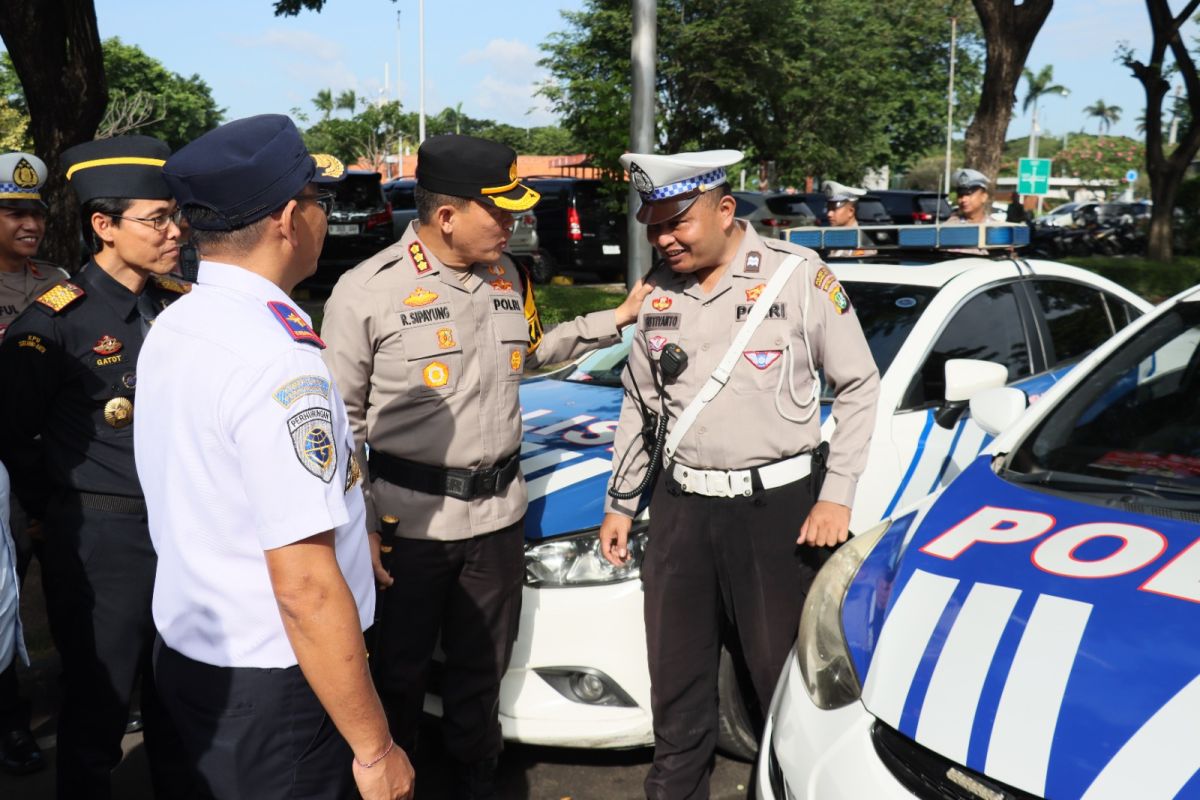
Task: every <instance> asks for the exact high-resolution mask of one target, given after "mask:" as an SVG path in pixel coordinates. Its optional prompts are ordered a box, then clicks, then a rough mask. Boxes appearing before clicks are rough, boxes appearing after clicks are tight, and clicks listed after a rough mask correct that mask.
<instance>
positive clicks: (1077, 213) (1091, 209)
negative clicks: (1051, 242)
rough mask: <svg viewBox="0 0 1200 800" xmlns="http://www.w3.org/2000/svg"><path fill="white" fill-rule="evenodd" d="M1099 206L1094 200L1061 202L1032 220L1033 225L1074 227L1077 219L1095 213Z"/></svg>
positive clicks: (1077, 223) (1077, 221)
mask: <svg viewBox="0 0 1200 800" xmlns="http://www.w3.org/2000/svg"><path fill="white" fill-rule="evenodd" d="M1099 207H1100V204H1099V203H1096V202H1091V201H1088V202H1083V203H1063V204H1062V205H1061V206H1059V207H1058V208H1055V209H1052V210H1050V211H1049V212H1048V213H1046V214H1043V215H1042V216H1040V217H1038V218H1037V219H1036V220H1034V225H1038V226H1049V227H1054V228H1074V227H1076V226H1077V225H1079V220H1080V219H1082V218H1083V217H1084V216H1085V215H1087V214H1089V213H1095V211H1096V209H1098V208H1099Z"/></svg>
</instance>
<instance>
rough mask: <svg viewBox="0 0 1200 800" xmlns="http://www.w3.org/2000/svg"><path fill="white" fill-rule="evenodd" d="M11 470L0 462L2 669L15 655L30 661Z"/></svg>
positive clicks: (0, 644) (6, 667)
mask: <svg viewBox="0 0 1200 800" xmlns="http://www.w3.org/2000/svg"><path fill="white" fill-rule="evenodd" d="M8 492H9V484H8V471H7V470H6V469H4V465H3V464H0V672H3V671H4V670H6V669H8V666H9V664H11V663H12V661H13V659H14V658H20V659H21V661H22V662H23V663H25V664H28V663H29V655H28V654H27V653H26V652H25V639H24V637H23V636H22V635H21V615H20V613H19V612H20V610H21V592H20V582H19V581H18V579H17V551H16V548H15V546H14V545H13V537H12V531H10V530H9V529H8V518H9V514H10V513H11V511H12V507H11V506H10V505H9V503H10V501H11V498H10V496H9V493H8Z"/></svg>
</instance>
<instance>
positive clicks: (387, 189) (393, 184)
mask: <svg viewBox="0 0 1200 800" xmlns="http://www.w3.org/2000/svg"><path fill="white" fill-rule="evenodd" d="M416 187H417V181H416V179H415V178H396V179H395V180H390V181H388V182H387V183H385V184H384V185H383V194H384V196H385V197H386V198H387V201H388V202H389V203H391V204H392V228H393V229H394V230H395V232H396V238H397V239H399V238H400V237H401V236H403V235H404V231H405V229H406V228H408V223H410V222H412V221H413V220H414V219H416V218H417V201H416V198H414V197H413V189H415V188H416Z"/></svg>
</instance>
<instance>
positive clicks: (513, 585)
mask: <svg viewBox="0 0 1200 800" xmlns="http://www.w3.org/2000/svg"><path fill="white" fill-rule="evenodd" d="M417 157H418V166H417V190H416V191H417V194H416V200H417V209H418V220H417V221H415V222H413V223H412V224H411V225H410V226H409V228H408V230H406V231H405V233H404V235H403V237H401V239H400V241H399V242H397V243H396V244H394V245H392V246H391V247H388V248H387V249H385V250H383V251H382V252H380V253H378V254H377V255H376V256H374V257H373V258H371V259H368V260H367V261H365V262H363V263H362V264H359V265H358V266H357V267H355V268H354V269H353V270H351V271H350V272H348V273H346V274H345V275H344V276H342V278H341V279H340V280H339V281H338V284H337V286H336V287H335V288H334V290H333V294H332V295H331V296H330V298H329V302H328V303H327V304H326V306H325V318H324V325H323V328H322V331H321V336H322V338H323V339H324V340H325V342H326V343H327V345H328V348H327V349H326V350H325V351H324V356H325V359H326V363H327V364H328V365H329V369H330V371H331V372H332V374H333V377H334V380H335V381H336V382H337V385H338V388H339V389H340V391H341V393H342V396H343V398H344V399H345V403H346V409H347V413H348V414H349V419H350V424H351V427H352V428H353V430H354V433H355V436H356V439H357V445H358V448H359V452H358V457H359V458H360V459H362V458H363V450H362V447H363V445H364V444H368V445H369V446H370V458H369V460H364V462H363V463H365V464H366V465H367V466H368V470H369V477H370V481H369V486H368V490H367V520H368V523H367V524H368V529H369V530H374V531H379V530H383V531H384V532H385V533H386V532H387V531H388V529H389V528H391V529H392V530H394V532H395V535H396V537H398V538H397V539H396V542H395V545H394V548H393V550H392V552H391V562H392V564H393V567H392V569H391V574H390V575H389V574H387V572H383V571H382V570H381V569H380V568H379V567H378V566H377V569H376V572H377V578H378V580H379V581H380V582H381V583H382V584H384V585H386V586H387V587H388V588H387V589H386V590H385V591H383V592H382V593H381V595H380V601H379V602H380V604H381V605H382V606H383V608H382V611H381V613H380V621H379V622H378V623H377V627H378V628H380V630H378V631H376V632H375V634H373V636H374V635H377V637H378V638H377V640H376V641H377V642H378V644H377V645H376V648H375V650H376V652H374V653H373V654H372V664H373V666H374V672H375V677H376V682H377V684H378V686H379V690H380V695H381V696H382V698H383V700H384V704H385V706H386V707H387V710H388V714H389V717H390V722H391V727H392V735H393V736H394V737H395V740H396V742H397V744H399V745H400V746H402V747H403V748H405V750H407V751H409V752H412V751H413V749H414V744H415V739H416V733H417V725H418V722H419V720H420V716H421V706H422V701H423V697H424V693H425V687H426V679H427V677H428V673H429V667H430V660H431V658H432V655H433V651H434V646H435V644H436V643H437V641H438V637H439V635H440V637H441V646H442V650H443V651H444V652H445V658H446V661H445V672H444V678H443V681H442V687H441V695H442V702H443V709H444V713H443V726H444V730H445V739H446V745H447V750H448V751H449V753H450V755H451V756H452V757H453V758H454V759H455V760H456V761H457V762H459V764H460V768H459V770H458V772H457V775H458V778H459V781H460V785H459V787H458V796H459V797H475V798H485V797H493V796H495V795H494V792H495V789H494V785H493V774H494V771H495V766H496V758H497V756H498V754H499V752H500V749H501V738H500V727H499V721H498V718H497V708H498V702H499V700H498V698H499V686H500V679H501V677H502V676H503V674H504V671H505V669H506V668H507V665H508V661H509V657H510V655H511V652H512V643H513V640H514V637H515V635H516V626H517V620H518V616H519V611H520V600H521V586H522V580H523V575H524V517H525V507H526V504H527V497H526V492H525V484H524V481H523V479H522V478H521V475H520V469H519V455H520V452H519V449H520V442H521V422H520V406H519V398H518V396H517V388H518V385H519V382H520V380H521V376H522V374H523V373H524V371H525V369H526V368H527V367H536V366H539V365H543V364H549V363H554V362H558V361H563V360H566V359H569V358H574V357H576V356H578V355H580V354H582V353H584V352H586V351H587V350H589V349H593V348H596V347H601V346H605V345H609V344H613V343H615V342H616V341H617V340H618V330H619V329H620V328H621V327H622V326H623V325H625V324H628V323H631V322H633V320H634V319H635V318H636V314H637V308H638V306H639V305H640V297H643V296H644V295H645V292H646V291H647V290H646V289H644V288H640V287H639V288H636V289H635V290H634V292H633V293H632V295H631V298H627V299H626V301H625V302H624V303H622V305H621V306H620V307H619V308H617V309H616V310H615V311H602V312H595V313H592V314H588V315H586V316H583V317H579V318H577V319H575V320H573V321H571V322H566V323H563V324H561V325H559V326H557V327H555V328H553V329H552V330H550V331H547V332H546V333H545V334H544V335H543V333H542V329H541V325H540V322H539V321H538V317H537V311H536V307H535V306H534V303H533V287H532V286H531V285H530V283H529V281H528V279H527V277H526V276H525V275H523V274H521V273H520V272H518V270H517V268H516V267H515V265H514V264H513V262H512V260H511V259H510V258H509V257H508V256H507V255H504V253H503V249H504V246H505V244H506V242H507V240H508V237H509V235H510V233H511V230H512V225H513V213H514V212H517V211H524V210H525V209H528V208H532V207H533V206H534V205H535V204H536V203H537V201H538V199H539V195H538V193H537V192H535V191H533V190H532V189H529V188H527V187H526V186H523V185H522V184H521V183H520V182H519V181H518V180H517V177H516V154H515V153H514V151H513V150H512V149H511V148H509V147H506V146H504V145H501V144H498V143H495V142H490V141H486V140H483V139H477V138H474V137H469V136H438V137H434V138H431V139H429V140H427V141H426V142H425V143H424V144H422V145H421V148H420V150H419V152H418V154H417ZM397 519H398V522H397V521H396V520H397ZM371 538H372V541H373V546H374V547H375V549H376V550H377V549H378V540H379V537H378V536H377V535H372V537H371Z"/></svg>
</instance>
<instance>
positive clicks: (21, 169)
mask: <svg viewBox="0 0 1200 800" xmlns="http://www.w3.org/2000/svg"><path fill="white" fill-rule="evenodd" d="M12 179H13V183H15V184H16V185H17V186H19V187H21V188H22V189H32V188H34V187H36V186H37V185H38V183H40V181H39V180H38V174H37V170H36V169H34V168H33V164H30V163H29V160H28V159H25V158H22V159H21V160H20V161H18V162H17V166H16V167H15V168H14V169H13V175H12Z"/></svg>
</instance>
